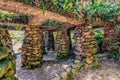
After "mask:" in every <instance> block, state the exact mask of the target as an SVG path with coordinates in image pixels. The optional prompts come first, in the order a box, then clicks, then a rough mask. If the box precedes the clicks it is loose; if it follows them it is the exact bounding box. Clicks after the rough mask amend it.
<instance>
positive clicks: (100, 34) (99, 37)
mask: <svg viewBox="0 0 120 80" xmlns="http://www.w3.org/2000/svg"><path fill="white" fill-rule="evenodd" d="M93 32H94V34H95V38H96V40H97V44H100V43H101V42H102V41H103V39H104V32H103V31H102V30H98V29H97V30H94V31H93Z"/></svg>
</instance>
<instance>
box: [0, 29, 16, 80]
mask: <svg viewBox="0 0 120 80" xmlns="http://www.w3.org/2000/svg"><path fill="white" fill-rule="evenodd" d="M12 51H13V50H12V41H11V38H10V35H9V33H8V31H7V30H2V29H0V80H17V78H16V77H15V76H14V75H15V72H16V71H15V70H16V65H15V57H14V55H13V53H12Z"/></svg>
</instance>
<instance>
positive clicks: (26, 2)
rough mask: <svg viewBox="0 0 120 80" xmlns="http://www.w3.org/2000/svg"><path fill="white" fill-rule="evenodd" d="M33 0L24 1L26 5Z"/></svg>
mask: <svg viewBox="0 0 120 80" xmlns="http://www.w3.org/2000/svg"><path fill="white" fill-rule="evenodd" d="M30 1H31V0H22V2H23V3H24V4H29V3H30Z"/></svg>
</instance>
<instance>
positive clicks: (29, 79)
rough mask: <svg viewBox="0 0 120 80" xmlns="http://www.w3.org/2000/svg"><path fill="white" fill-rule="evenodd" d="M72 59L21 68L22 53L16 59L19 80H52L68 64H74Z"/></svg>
mask: <svg viewBox="0 0 120 80" xmlns="http://www.w3.org/2000/svg"><path fill="white" fill-rule="evenodd" d="M72 62H73V61H72V60H67V61H46V62H44V63H43V65H42V66H41V67H39V68H35V69H31V70H30V69H24V68H21V58H20V55H18V56H17V60H16V76H17V77H18V79H19V80H51V79H53V78H54V77H56V76H58V75H60V74H61V73H62V72H63V71H64V70H65V69H66V68H67V67H68V66H70V65H72Z"/></svg>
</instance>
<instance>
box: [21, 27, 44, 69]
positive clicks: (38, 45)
mask: <svg viewBox="0 0 120 80" xmlns="http://www.w3.org/2000/svg"><path fill="white" fill-rule="evenodd" d="M42 56H43V38H42V31H40V30H39V29H38V28H37V27H35V26H33V27H27V28H26V30H25V39H24V42H23V49H22V64H23V66H25V67H26V68H34V67H36V66H40V65H41V64H42V62H43V60H42Z"/></svg>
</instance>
